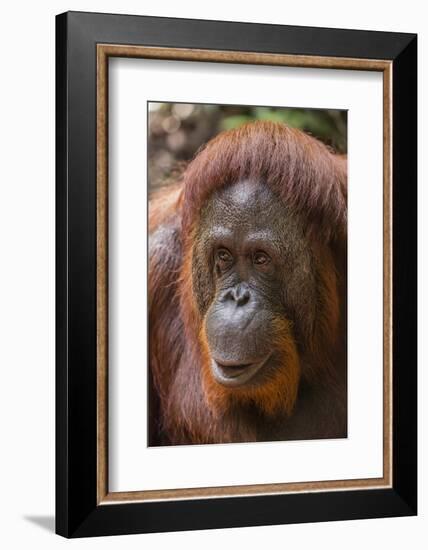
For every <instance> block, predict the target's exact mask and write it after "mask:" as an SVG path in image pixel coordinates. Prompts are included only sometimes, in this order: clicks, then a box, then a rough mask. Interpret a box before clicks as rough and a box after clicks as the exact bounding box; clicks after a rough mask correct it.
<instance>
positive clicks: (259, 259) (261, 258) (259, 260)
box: [253, 251, 270, 266]
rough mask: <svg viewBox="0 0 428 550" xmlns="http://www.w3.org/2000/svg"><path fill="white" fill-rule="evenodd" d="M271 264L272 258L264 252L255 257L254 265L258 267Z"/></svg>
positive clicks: (256, 254)
mask: <svg viewBox="0 0 428 550" xmlns="http://www.w3.org/2000/svg"><path fill="white" fill-rule="evenodd" d="M269 262H270V258H269V256H268V255H267V254H265V253H264V252H260V251H259V252H256V253H255V254H254V256H253V264H254V265H257V266H263V265H266V264H268V263H269Z"/></svg>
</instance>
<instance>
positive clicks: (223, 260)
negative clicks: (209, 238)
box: [217, 248, 233, 269]
mask: <svg viewBox="0 0 428 550" xmlns="http://www.w3.org/2000/svg"><path fill="white" fill-rule="evenodd" d="M217 261H218V263H219V265H220V267H221V268H222V269H224V268H225V267H228V266H229V265H230V264H231V263H232V262H233V256H232V254H231V253H230V252H229V251H228V250H226V248H219V249H218V250H217Z"/></svg>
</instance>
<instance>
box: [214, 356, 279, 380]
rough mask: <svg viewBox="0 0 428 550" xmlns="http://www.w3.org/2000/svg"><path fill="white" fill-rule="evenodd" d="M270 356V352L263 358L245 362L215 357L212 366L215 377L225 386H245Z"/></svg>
mask: <svg viewBox="0 0 428 550" xmlns="http://www.w3.org/2000/svg"><path fill="white" fill-rule="evenodd" d="M269 357H270V354H269V355H268V356H267V357H264V358H263V359H261V360H258V361H251V362H245V363H243V362H242V363H241V362H239V363H238V362H232V361H224V360H220V361H218V360H216V359H213V360H212V363H211V368H212V373H213V376H214V379H215V380H216V381H217V382H218V383H219V384H222V385H223V386H228V387H234V388H236V387H239V386H243V385H244V384H247V383H248V382H249V381H250V380H251V379H252V378H253V377H254V375H255V374H256V373H257V372H258V371H259V370H260V369H261V368H262V367H263V366H264V365H265V363H266V362H267V361H268V359H269Z"/></svg>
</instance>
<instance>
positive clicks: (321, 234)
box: [149, 122, 347, 442]
mask: <svg viewBox="0 0 428 550" xmlns="http://www.w3.org/2000/svg"><path fill="white" fill-rule="evenodd" d="M180 179H181V181H179V183H178V184H177V185H176V186H175V187H173V188H171V189H168V190H167V191H164V192H163V193H161V194H160V195H158V196H157V197H156V198H154V200H153V201H152V202H151V204H150V210H149V230H150V232H151V234H152V235H154V237H153V242H154V244H153V246H151V249H150V265H149V297H150V318H149V323H150V368H151V372H152V376H153V383H154V387H155V389H156V392H157V395H158V397H159V401H160V411H161V413H160V414H161V417H162V427H163V429H164V431H165V433H167V434H168V438H169V440H170V441H172V442H174V441H175V442H183V441H189V440H190V441H192V442H210V441H231V440H234V438H236V437H240V438H241V440H246V441H250V440H254V439H257V436H256V433H255V431H254V430H253V429H252V427H251V426H243V424H242V422H238V421H236V420H234V419H233V418H231V417H229V418H228V419H227V420H225V418H226V417H225V415H224V414H223V416H222V413H225V410H226V409H227V408H228V407H232V408H234V410H235V411H236V407H237V406H238V405H239V402H238V401H236V399H235V398H234V397H233V396H236V395H239V392H235V393H232V392H233V390H229V389H224V388H222V387H220V386H219V385H218V384H217V383H216V382H214V381H213V380H212V379H211V378H210V373H209V368H208V361H209V357H208V353H207V345H206V341H205V337H204V325H203V318H201V315H200V312H199V310H198V307H197V305H196V301H195V297H194V288H193V284H192V260H193V243H194V241H195V237H196V234H197V228H198V222H199V215H200V211H201V207H202V205H203V204H204V202H205V201H206V200H207V199H208V198H209V196H210V195H211V194H212V193H213V192H214V191H215V190H217V189H220V188H221V187H223V186H227V185H230V184H232V183H235V182H237V181H240V180H255V181H260V182H262V183H264V184H265V185H268V186H269V187H270V188H271V189H272V190H273V191H274V193H276V195H277V196H278V197H279V198H280V199H281V200H282V201H284V203H285V204H286V205H287V206H288V207H290V208H291V209H293V211H295V212H298V213H299V214H300V216H301V217H302V218H303V219H304V220H305V222H306V229H307V232H308V235H311V239H312V240H313V247H314V250H316V253H317V258H318V262H319V265H318V273H319V274H320V277H319V281H318V286H319V296H320V303H319V304H318V305H317V307H318V319H317V323H316V325H315V326H313V327H311V334H310V335H309V339H308V341H309V346H308V347H309V349H308V350H307V353H306V355H307V356H306V358H305V360H306V362H307V363H308V364H309V367H308V368H307V371H306V376H307V377H309V378H312V380H316V379H318V380H322V379H324V380H328V381H329V383H330V384H333V385H334V368H333V364H332V354H333V353H335V352H336V351H337V346H338V345H339V343H338V341H339V339H340V338H339V337H338V334H339V332H340V324H341V309H342V310H343V307H344V304H343V300H341V295H342V296H343V295H344V284H345V271H346V267H345V259H346V219H347V208H346V203H347V198H346V159H345V158H343V157H340V156H338V155H335V154H334V153H333V152H332V151H330V150H329V149H328V148H327V147H326V146H325V145H323V144H322V143H320V142H319V141H317V140H316V139H314V138H313V137H311V136H309V135H307V134H305V133H304V132H301V131H299V130H296V129H293V128H290V127H288V126H286V125H284V124H279V123H273V122H255V123H250V124H246V125H243V126H241V127H239V128H237V129H234V130H231V131H228V132H223V133H220V134H219V135H217V136H216V137H215V138H214V139H212V140H211V141H210V142H208V143H207V144H206V145H205V146H204V147H203V148H202V149H201V150H200V151H199V152H198V153H197V155H196V156H195V158H194V159H193V160H192V161H191V162H190V163H189V165H188V166H187V168H186V170H185V171H184V173H183V174H182V176H181V178H180ZM160 228H161V232H163V233H165V232H167V233H168V231H170V237H169V239H166V240H165V239H164V240H162V238H160V237H159V236H158V235H157V232H156V231H155V230H159V229H160ZM342 317H343V311H342ZM342 325H343V319H342ZM282 326H283V331H282V333H279V339H280V340H282V343H283V347H284V350H285V351H284V353H285V352H286V353H287V354H288V355H287V357H288V358H290V357H291V358H293V361H294V364H295V368H294V369H293V370H292V373H293V375H292V376H291V377H290V376H288V378H287V379H284V377H283V379H281V380H278V384H279V385H275V384H271V385H270V386H267V387H266V388H264V389H263V391H260V392H259V393H258V394H257V396H252V397H253V398H254V399H253V401H254V402H255V403H256V405H257V406H258V407H259V409H260V410H261V411H262V412H264V413H266V414H279V413H280V412H281V410H282V412H283V413H284V414H286V415H289V414H290V413H291V411H292V408H293V405H294V403H295V401H296V399H297V390H298V384H299V379H300V374H301V370H300V365H299V358H298V357H297V351H296V346H295V343H294V341H293V338H292V332H291V329H289V328H287V329H286V328H285V326H284V325H282ZM281 384H282V385H281ZM285 386H287V388H286V389H287V391H285V390H284V388H285ZM278 388H281V389H280V390H279V389H278ZM243 396H246V398H247V399H249V398H250V397H251V396H248V394H246V393H245V392H241V398H243ZM219 411H220V413H219ZM237 422H238V424H239V425H237ZM237 431H238V432H239V435H238V436H237V435H236V432H237Z"/></svg>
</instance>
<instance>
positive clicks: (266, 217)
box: [192, 181, 316, 387]
mask: <svg viewBox="0 0 428 550" xmlns="http://www.w3.org/2000/svg"><path fill="white" fill-rule="evenodd" d="M308 243H309V240H308V239H307V238H306V237H305V233H304V227H303V224H302V223H301V221H300V220H299V219H298V217H297V216H296V215H292V214H291V213H290V211H289V209H288V208H287V207H286V206H285V205H284V204H283V203H282V202H281V201H280V199H279V198H278V197H277V196H276V195H275V194H274V193H273V192H272V191H271V190H270V189H269V188H268V187H267V186H266V185H264V184H263V183H262V182H253V181H241V182H238V183H236V184H234V185H231V186H227V187H225V188H224V189H222V190H221V191H218V192H216V193H215V194H214V195H213V196H212V197H211V199H210V200H209V201H208V203H207V205H206V207H205V208H204V209H203V211H202V214H201V223H200V228H199V232H198V238H197V241H196V245H195V249H194V256H193V257H194V261H193V272H192V274H193V284H194V289H195V293H196V296H197V298H198V306H199V309H200V310H201V313H202V316H203V317H205V329H206V335H207V340H208V345H209V350H210V355H211V360H212V361H211V368H212V374H213V376H214V378H215V379H216V380H217V382H219V383H220V384H223V385H225V386H229V387H240V386H247V385H257V384H263V380H266V377H268V376H269V373H271V372H272V370H273V369H275V368H278V363H279V354H278V351H277V350H276V349H275V344H274V342H273V322H274V320H275V319H278V318H279V319H286V320H288V321H291V322H292V323H293V329H292V330H293V337H294V338H295V339H296V340H297V342H298V345H304V338H305V333H306V332H307V330H308V327H309V326H310V325H311V323H313V319H314V317H315V307H316V284H315V278H316V277H315V275H314V271H315V270H314V268H313V255H312V251H311V249H310V247H309V244H308Z"/></svg>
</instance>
